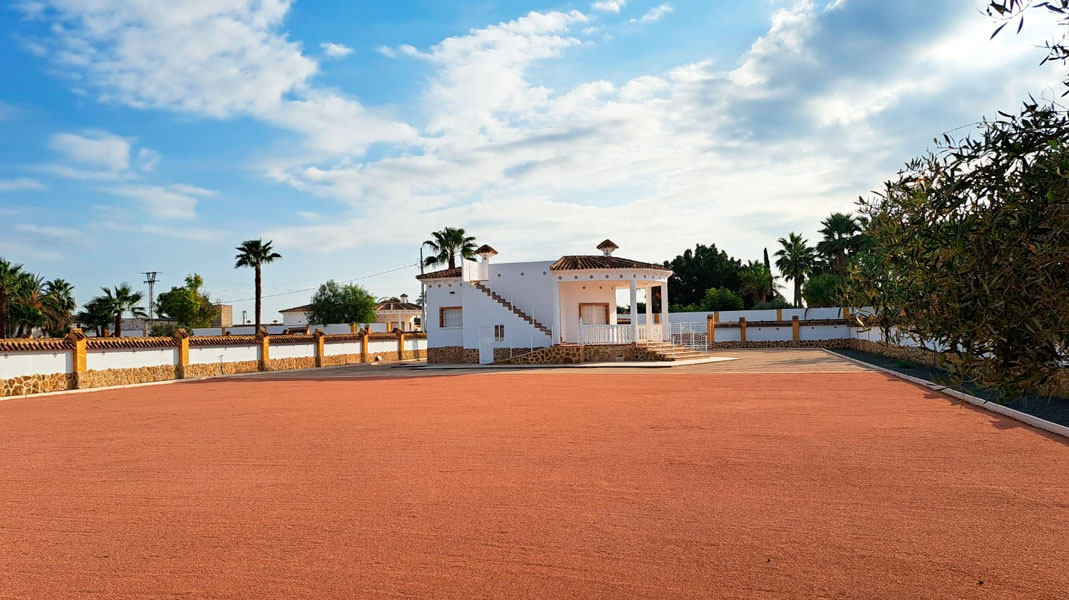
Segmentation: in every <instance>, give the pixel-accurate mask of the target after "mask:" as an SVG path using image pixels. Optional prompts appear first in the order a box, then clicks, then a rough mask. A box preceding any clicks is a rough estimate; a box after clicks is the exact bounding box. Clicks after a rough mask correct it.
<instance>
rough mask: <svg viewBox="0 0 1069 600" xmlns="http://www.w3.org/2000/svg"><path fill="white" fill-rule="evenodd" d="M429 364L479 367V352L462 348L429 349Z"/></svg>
mask: <svg viewBox="0 0 1069 600" xmlns="http://www.w3.org/2000/svg"><path fill="white" fill-rule="evenodd" d="M427 362H428V363H431V364H439V365H477V364H479V351H478V350H477V349H475V348H462V347H460V346H443V347H441V348H427Z"/></svg>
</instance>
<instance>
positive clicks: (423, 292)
mask: <svg viewBox="0 0 1069 600" xmlns="http://www.w3.org/2000/svg"><path fill="white" fill-rule="evenodd" d="M419 274H420V275H423V244H420V245H419ZM419 328H420V329H422V330H423V331H427V286H425V285H423V280H422V279H420V280H419Z"/></svg>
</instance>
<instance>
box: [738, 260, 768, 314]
mask: <svg viewBox="0 0 1069 600" xmlns="http://www.w3.org/2000/svg"><path fill="white" fill-rule="evenodd" d="M771 285H772V272H771V271H769V270H768V269H766V268H765V265H763V264H761V263H759V262H757V261H756V260H751V261H750V262H748V263H746V266H744V267H743V268H742V269H740V270H739V295H740V296H742V297H744V298H746V299H747V300H752V302H751V303H750V305H751V306H752V305H754V304H757V303H758V302H764V301H765V300H768V293H769V289H770V288H771Z"/></svg>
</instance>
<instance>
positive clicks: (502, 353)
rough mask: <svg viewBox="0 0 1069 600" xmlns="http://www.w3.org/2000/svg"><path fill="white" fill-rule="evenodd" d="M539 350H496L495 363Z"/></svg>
mask: <svg viewBox="0 0 1069 600" xmlns="http://www.w3.org/2000/svg"><path fill="white" fill-rule="evenodd" d="M537 349H538V348H494V362H499V361H502V360H508V359H510V358H513V357H516V356H519V355H521V354H527V353H528V352H532V351H534V350H537Z"/></svg>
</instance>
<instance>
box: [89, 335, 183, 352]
mask: <svg viewBox="0 0 1069 600" xmlns="http://www.w3.org/2000/svg"><path fill="white" fill-rule="evenodd" d="M177 345H178V340H176V339H174V338H172V337H139V338H133V337H116V338H101V337H97V338H89V339H88V340H86V345H85V347H86V348H88V349H90V350H111V349H117V348H166V347H174V346H177Z"/></svg>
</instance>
